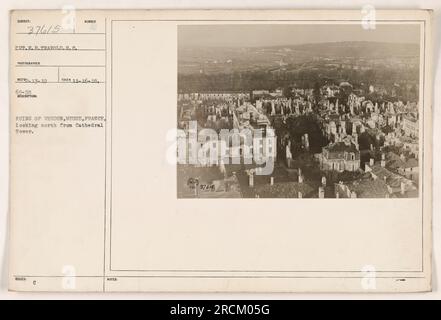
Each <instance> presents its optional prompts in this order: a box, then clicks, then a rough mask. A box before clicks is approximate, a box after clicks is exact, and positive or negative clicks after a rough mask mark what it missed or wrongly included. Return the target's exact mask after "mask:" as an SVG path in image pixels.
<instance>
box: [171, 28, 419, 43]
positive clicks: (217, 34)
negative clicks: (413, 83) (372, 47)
mask: <svg viewBox="0 0 441 320" xmlns="http://www.w3.org/2000/svg"><path fill="white" fill-rule="evenodd" d="M419 36H420V31H419V25H416V24H413V25H412V24H400V25H397V24H394V25H391V24H389V25H384V24H381V25H380V24H377V25H376V29H374V30H372V29H370V30H365V29H363V28H362V25H361V24H354V25H335V24H334V25H332V24H327V25H317V24H315V25H293V24H288V25H287V24H283V25H280V24H279V25H277V24H273V25H268V24H267V25H262V24H260V25H237V24H236V25H231V24H230V25H181V26H179V27H178V44H179V46H186V47H187V46H210V47H254V46H255V47H258V46H277V45H295V44H303V43H319V42H339V41H376V42H394V43H416V44H417V43H419Z"/></svg>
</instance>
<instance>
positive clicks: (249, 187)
mask: <svg viewBox="0 0 441 320" xmlns="http://www.w3.org/2000/svg"><path fill="white" fill-rule="evenodd" d="M420 40H421V39H420V25H419V24H411V23H407V24H400V23H389V24H381V23H377V24H376V25H375V26H365V25H363V24H361V23H356V24H332V23H322V24H293V23H291V24H285V23H280V24H268V23H265V24H248V23H247V24H222V25H216V24H212V25H180V26H178V75H177V77H178V93H177V132H178V135H177V137H178V140H177V161H178V163H177V195H178V198H318V199H320V198H418V197H419V192H420V188H419V185H420V174H419V172H420V161H419V159H420V154H422V152H421V150H420V147H419V146H420V143H419V142H420V134H419V131H420V114H421V112H422V111H421V110H420V108H421V102H420V56H421V54H422V53H421V52H420V47H421V45H420ZM421 138H422V137H421Z"/></svg>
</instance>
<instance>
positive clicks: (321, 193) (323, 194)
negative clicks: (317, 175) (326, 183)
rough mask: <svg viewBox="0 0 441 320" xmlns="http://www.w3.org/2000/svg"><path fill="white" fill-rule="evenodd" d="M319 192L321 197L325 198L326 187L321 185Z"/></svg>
mask: <svg viewBox="0 0 441 320" xmlns="http://www.w3.org/2000/svg"><path fill="white" fill-rule="evenodd" d="M318 194H319V198H320V199H324V198H325V188H323V187H319V192H318Z"/></svg>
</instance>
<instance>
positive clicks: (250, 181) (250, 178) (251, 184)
mask: <svg viewBox="0 0 441 320" xmlns="http://www.w3.org/2000/svg"><path fill="white" fill-rule="evenodd" d="M248 182H249V185H250V187H254V175H253V174H252V173H249V174H248Z"/></svg>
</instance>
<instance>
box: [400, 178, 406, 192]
mask: <svg viewBox="0 0 441 320" xmlns="http://www.w3.org/2000/svg"><path fill="white" fill-rule="evenodd" d="M400 187H401V194H402V195H404V194H405V193H406V184H405V183H404V182H403V181H401V184H400Z"/></svg>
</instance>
